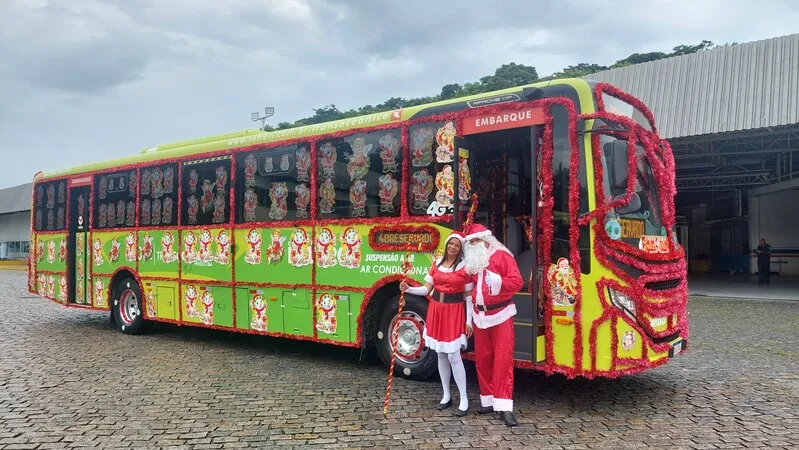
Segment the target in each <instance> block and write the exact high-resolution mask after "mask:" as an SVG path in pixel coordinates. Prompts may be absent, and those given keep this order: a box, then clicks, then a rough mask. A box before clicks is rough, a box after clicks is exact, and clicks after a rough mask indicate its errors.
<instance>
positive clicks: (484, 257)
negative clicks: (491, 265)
mask: <svg viewBox="0 0 799 450" xmlns="http://www.w3.org/2000/svg"><path fill="white" fill-rule="evenodd" d="M463 256H464V258H463V262H464V269H465V270H466V273H468V274H470V275H474V274H477V273H480V272H482V271H483V270H485V269H487V268H488V247H486V246H485V244H484V243H482V242H479V243H478V244H477V245H471V244H468V245H466V248H465V249H464V252H463Z"/></svg>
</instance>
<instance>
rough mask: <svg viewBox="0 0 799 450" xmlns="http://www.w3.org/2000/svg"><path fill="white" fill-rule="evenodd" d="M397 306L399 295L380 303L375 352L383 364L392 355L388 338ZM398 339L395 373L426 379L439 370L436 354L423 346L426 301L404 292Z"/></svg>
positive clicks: (388, 361)
mask: <svg viewBox="0 0 799 450" xmlns="http://www.w3.org/2000/svg"><path fill="white" fill-rule="evenodd" d="M398 309H399V295H395V296H394V297H392V298H391V299H389V300H388V301H387V302H386V303H385V304H384V305H383V311H382V312H381V314H380V325H379V326H378V331H377V353H378V354H379V355H380V359H381V360H382V361H383V364H385V365H386V367H390V365H391V358H392V347H391V339H392V332H393V326H394V324H395V323H396V320H395V319H396V318H397V317H398V316H397V310H398ZM399 317H400V325H399V327H400V328H399V336H398V339H397V359H396V360H395V362H394V374H395V375H397V376H399V377H402V378H406V379H409V380H417V381H421V380H427V379H429V378H430V377H432V376H433V375H435V373H436V372H437V371H438V356H437V355H436V353H435V352H434V351H432V350H430V349H428V348H426V347H424V338H423V333H424V325H425V318H426V317H427V300H426V299H424V298H422V297H418V296H415V295H410V294H406V295H405V306H404V308H402V312H401V315H400V316H399Z"/></svg>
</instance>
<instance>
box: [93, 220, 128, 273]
mask: <svg viewBox="0 0 799 450" xmlns="http://www.w3.org/2000/svg"><path fill="white" fill-rule="evenodd" d="M128 242H131V244H130V246H128ZM89 244H90V245H89V250H90V253H89V254H90V255H91V260H90V262H91V265H92V273H107V274H110V273H114V272H115V271H116V270H117V269H118V268H120V267H122V266H128V267H134V268H135V267H136V256H137V255H136V251H135V250H136V233H134V232H133V231H130V232H126V231H116V232H107V233H101V232H94V233H92V237H91V242H90V243H89Z"/></svg>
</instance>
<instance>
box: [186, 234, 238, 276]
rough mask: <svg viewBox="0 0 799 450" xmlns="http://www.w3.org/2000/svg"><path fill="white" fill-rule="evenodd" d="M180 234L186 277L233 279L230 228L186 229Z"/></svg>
mask: <svg viewBox="0 0 799 450" xmlns="http://www.w3.org/2000/svg"><path fill="white" fill-rule="evenodd" d="M181 238H182V239H181V241H180V257H181V259H182V260H183V265H182V269H181V271H182V274H181V278H182V279H183V280H196V281H231V280H232V270H231V268H232V267H233V265H232V263H231V261H232V260H231V253H230V248H231V244H232V239H231V233H230V230H228V229H225V228H201V229H193V230H184V231H182V232H181Z"/></svg>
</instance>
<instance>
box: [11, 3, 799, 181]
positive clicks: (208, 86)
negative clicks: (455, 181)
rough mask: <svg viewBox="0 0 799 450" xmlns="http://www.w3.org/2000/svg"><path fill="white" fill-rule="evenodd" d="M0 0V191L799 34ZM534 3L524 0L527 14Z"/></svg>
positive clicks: (784, 20) (486, 17)
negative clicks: (530, 78) (205, 140)
mask: <svg viewBox="0 0 799 450" xmlns="http://www.w3.org/2000/svg"><path fill="white" fill-rule="evenodd" d="M614 3H616V5H615V6H614V7H613V8H610V7H606V6H603V5H604V4H603V3H601V2H599V3H597V2H596V1H595V0H592V1H578V0H557V1H550V0H537V1H535V2H532V1H530V0H508V1H501V0H496V2H495V3H492V2H488V1H476V0H459V1H457V2H456V1H441V2H437V1H430V0H424V1H417V0H403V1H375V0H270V1H266V0H261V1H258V0H246V1H245V0H136V1H131V0H91V1H87V0H57V1H56V0H53V1H47V0H0V61H2V62H3V63H2V64H1V65H0V105H2V106H0V163H2V164H1V165H0V167H4V168H5V167H7V168H8V169H7V170H5V171H4V173H3V175H2V176H0V189H2V188H5V187H10V186H15V185H18V184H22V183H27V182H29V181H30V180H31V179H32V178H33V175H34V174H35V173H36V172H37V171H39V170H42V171H48V170H54V169H61V168H66V167H71V166H75V165H79V164H84V163H90V162H97V161H101V160H107V159H112V158H116V157H121V156H126V155H131V154H136V153H139V152H140V151H141V150H142V149H144V148H147V147H152V146H156V145H160V144H167V143H170V142H175V141H181V140H185V139H192V138H198V137H203V136H211V135H215V134H221V133H226V132H231V131H236V130H242V129H247V128H257V127H258V126H259V125H260V122H256V123H253V122H252V121H251V119H250V115H251V113H252V112H255V111H261V112H263V110H264V107H265V106H272V107H274V108H275V115H274V116H273V117H272V118H270V119H269V121H268V122H267V123H270V124H272V125H276V124H277V123H278V122H282V121H288V122H294V121H295V120H297V119H300V118H303V117H308V116H310V115H312V114H313V109H314V108H320V107H322V106H325V105H327V104H330V103H333V104H335V105H336V106H337V107H338V108H339V109H340V110H347V109H350V108H358V107H360V106H363V105H366V104H377V103H381V102H383V101H384V100H386V99H388V98H390V97H404V98H412V97H418V96H426V95H435V94H438V93H439V92H440V89H441V86H443V85H445V84H449V83H461V84H463V83H466V82H471V81H477V80H478V79H479V78H480V77H482V76H485V75H490V74H493V72H494V70H495V69H496V68H497V67H498V66H500V65H502V64H505V63H509V62H516V63H519V64H527V65H532V66H535V67H536V69H537V71H538V74H539V76H546V75H549V74H551V73H553V72H556V71H559V70H561V69H562V68H563V67H566V66H568V65H571V64H577V63H580V62H587V63H597V64H603V65H610V64H612V63H613V62H615V61H617V60H619V59H622V58H624V57H626V56H627V55H629V54H630V53H634V52H649V51H663V52H669V51H671V49H672V48H673V47H674V46H676V45H680V44H697V43H699V42H700V41H702V40H703V39H707V40H710V41H713V42H714V43H717V44H723V43H727V42H733V41H735V42H739V43H742V42H749V41H754V40H760V39H768V38H771V37H777V36H782V35H786V34H791V33H794V32H796V31H797V30H798V28H797V23H799V3H796V2H795V1H794V0H760V1H758V2H752V1H750V0H728V1H721V0H702V1H700V2H694V1H669V0H654V1H650V0H633V1H627V0H622V1H617V2H614ZM533 5H535V6H533Z"/></svg>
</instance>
